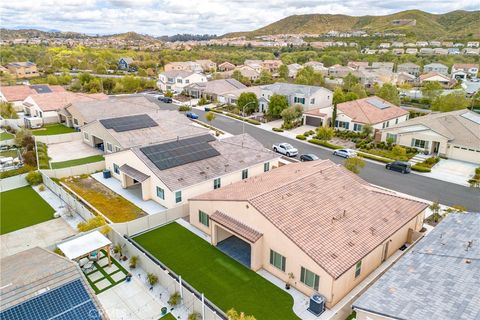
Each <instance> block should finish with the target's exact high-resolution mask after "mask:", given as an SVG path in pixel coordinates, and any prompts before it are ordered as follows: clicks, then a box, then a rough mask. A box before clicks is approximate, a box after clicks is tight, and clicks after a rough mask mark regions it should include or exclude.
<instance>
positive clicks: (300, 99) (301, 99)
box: [293, 97, 305, 104]
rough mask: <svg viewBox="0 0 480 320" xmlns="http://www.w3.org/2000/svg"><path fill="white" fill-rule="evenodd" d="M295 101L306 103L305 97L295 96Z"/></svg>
mask: <svg viewBox="0 0 480 320" xmlns="http://www.w3.org/2000/svg"><path fill="white" fill-rule="evenodd" d="M293 102H294V103H300V104H305V98H298V97H294V98H293Z"/></svg>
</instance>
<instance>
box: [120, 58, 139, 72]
mask: <svg viewBox="0 0 480 320" xmlns="http://www.w3.org/2000/svg"><path fill="white" fill-rule="evenodd" d="M133 62H134V61H133V59H132V58H128V57H127V58H120V59H119V60H118V69H119V70H124V71H137V70H136V69H137V68H136V67H135V66H132V63H133Z"/></svg>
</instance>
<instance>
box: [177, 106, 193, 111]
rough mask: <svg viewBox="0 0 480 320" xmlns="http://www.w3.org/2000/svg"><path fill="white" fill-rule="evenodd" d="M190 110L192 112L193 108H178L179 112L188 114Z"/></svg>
mask: <svg viewBox="0 0 480 320" xmlns="http://www.w3.org/2000/svg"><path fill="white" fill-rule="evenodd" d="M190 110H192V108H191V107H190V106H180V107H178V111H179V112H187V111H190Z"/></svg>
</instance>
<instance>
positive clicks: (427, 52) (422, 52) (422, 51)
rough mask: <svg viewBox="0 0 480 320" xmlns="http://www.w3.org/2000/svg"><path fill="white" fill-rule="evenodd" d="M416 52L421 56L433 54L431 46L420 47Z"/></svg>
mask: <svg viewBox="0 0 480 320" xmlns="http://www.w3.org/2000/svg"><path fill="white" fill-rule="evenodd" d="M418 53H419V54H420V55H422V56H428V55H433V54H434V53H435V52H434V51H433V48H420V51H419V52H418Z"/></svg>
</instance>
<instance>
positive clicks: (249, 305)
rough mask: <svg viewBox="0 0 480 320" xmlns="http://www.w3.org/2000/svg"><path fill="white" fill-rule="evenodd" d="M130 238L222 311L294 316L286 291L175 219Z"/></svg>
mask: <svg viewBox="0 0 480 320" xmlns="http://www.w3.org/2000/svg"><path fill="white" fill-rule="evenodd" d="M134 240H135V241H136V242H138V244H140V245H141V246H142V247H143V248H144V249H145V250H147V251H149V252H150V253H151V254H152V255H153V256H155V257H156V258H157V259H158V260H160V261H161V262H162V263H164V264H165V265H166V266H168V267H169V268H170V269H172V270H173V271H174V272H175V273H177V274H178V275H181V276H182V279H184V280H185V281H187V282H188V283H189V284H191V285H192V286H193V287H194V288H195V289H197V290H198V291H199V292H203V293H204V294H205V296H206V298H207V299H209V300H210V301H212V302H213V303H214V304H216V305H217V306H218V307H219V308H220V309H222V310H223V311H225V312H226V311H228V310H229V309H231V308H234V309H235V310H237V311H238V312H245V314H247V315H253V316H254V317H255V318H256V319H257V320H270V319H277V320H281V319H286V320H287V319H288V320H292V319H298V317H297V316H296V315H295V313H294V312H293V311H292V307H293V298H292V297H291V296H290V295H289V294H288V293H286V292H284V291H283V290H281V289H280V288H278V287H276V286H275V285H274V284H272V283H270V282H269V281H268V280H266V279H264V278H263V277H262V276H260V275H258V274H257V273H255V272H253V271H252V270H250V269H248V268H246V267H245V266H244V265H242V264H240V263H239V262H237V261H235V260H233V259H232V258H230V257H229V256H227V255H225V254H224V253H223V252H221V251H220V250H218V249H217V248H215V247H214V246H212V245H211V244H210V243H208V242H206V241H205V240H203V239H201V238H199V237H198V236H196V235H195V234H193V233H192V232H190V231H188V230H187V229H185V228H184V227H182V226H181V225H179V224H178V223H170V224H168V225H166V226H164V227H161V228H158V229H155V230H152V231H150V232H147V233H144V234H141V235H139V236H138V237H135V238H134Z"/></svg>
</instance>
